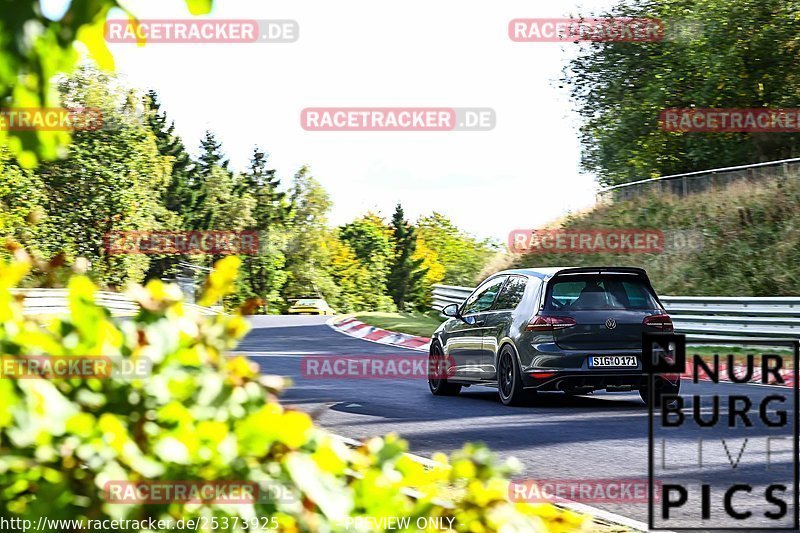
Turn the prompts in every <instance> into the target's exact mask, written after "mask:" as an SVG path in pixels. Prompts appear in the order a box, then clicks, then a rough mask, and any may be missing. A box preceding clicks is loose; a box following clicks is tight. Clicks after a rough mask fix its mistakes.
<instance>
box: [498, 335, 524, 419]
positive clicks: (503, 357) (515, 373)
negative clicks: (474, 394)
mask: <svg viewBox="0 0 800 533" xmlns="http://www.w3.org/2000/svg"><path fill="white" fill-rule="evenodd" d="M497 392H498V394H499V395H500V401H501V402H503V405H522V404H523V403H525V401H526V400H527V399H528V398H529V394H528V393H527V392H526V391H525V389H523V388H522V375H521V373H520V370H519V363H518V362H517V354H516V353H515V352H514V349H513V348H512V347H511V346H509V345H505V346H504V347H503V348H502V349H501V350H500V356H499V357H498V364H497Z"/></svg>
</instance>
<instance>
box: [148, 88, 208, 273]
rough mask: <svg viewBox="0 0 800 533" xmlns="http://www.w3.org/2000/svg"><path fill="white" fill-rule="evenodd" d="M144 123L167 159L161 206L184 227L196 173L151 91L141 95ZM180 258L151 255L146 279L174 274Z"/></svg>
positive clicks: (194, 202) (191, 210)
mask: <svg viewBox="0 0 800 533" xmlns="http://www.w3.org/2000/svg"><path fill="white" fill-rule="evenodd" d="M144 102H145V117H146V120H147V125H148V126H149V127H150V129H151V131H152V132H153V134H154V135H155V138H156V146H157V147H158V151H159V153H160V154H161V155H162V156H163V157H165V158H168V159H169V161H170V162H171V164H172V166H171V172H170V182H169V185H168V186H167V189H166V191H165V193H164V206H165V207H166V208H167V209H169V210H170V211H172V212H173V213H175V214H176V215H177V216H178V217H180V218H179V220H180V222H179V224H180V226H181V227H188V226H189V222H188V221H192V220H193V218H194V215H195V213H197V212H198V209H199V208H200V205H199V193H200V191H199V187H198V186H197V185H198V184H199V176H198V175H197V165H196V164H195V162H194V161H193V160H192V158H191V156H190V155H189V152H188V151H187V150H186V146H185V145H184V144H183V140H182V139H181V138H180V137H179V136H178V135H177V134H176V133H175V123H174V122H172V121H170V120H169V119H168V118H167V114H166V112H163V111H161V104H160V102H159V101H158V95H157V94H156V92H155V91H152V90H151V91H148V93H147V94H146V95H145V98H144ZM179 261H180V257H178V256H174V255H168V256H156V257H153V258H152V260H151V263H150V268H149V270H148V272H147V275H146V278H148V279H150V278H157V279H161V278H163V277H165V276H167V275H171V274H174V273H175V269H176V265H177V264H178V262H179Z"/></svg>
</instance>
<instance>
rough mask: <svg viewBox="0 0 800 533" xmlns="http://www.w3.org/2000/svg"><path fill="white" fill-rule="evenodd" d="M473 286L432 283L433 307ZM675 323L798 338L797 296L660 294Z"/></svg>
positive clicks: (701, 330)
mask: <svg viewBox="0 0 800 533" xmlns="http://www.w3.org/2000/svg"><path fill="white" fill-rule="evenodd" d="M473 290H474V289H472V288H470V287H459V286H453V285H439V284H437V285H434V286H433V305H432V307H433V309H435V310H437V311H440V310H441V309H442V308H443V307H444V306H445V305H449V304H452V303H455V304H460V303H461V302H463V301H464V300H465V299H466V298H467V296H469V295H470V293H472V291H473ZM660 299H661V302H662V303H663V304H664V307H666V308H667V312H668V313H669V315H670V316H671V317H672V322H673V323H674V324H675V331H676V332H678V333H685V334H686V337H687V339H688V340H719V341H725V340H730V341H733V340H757V339H759V338H767V337H769V338H786V339H800V297H795V296H776V297H771V296H770V297H753V296H716V297H715V296H661V297H660Z"/></svg>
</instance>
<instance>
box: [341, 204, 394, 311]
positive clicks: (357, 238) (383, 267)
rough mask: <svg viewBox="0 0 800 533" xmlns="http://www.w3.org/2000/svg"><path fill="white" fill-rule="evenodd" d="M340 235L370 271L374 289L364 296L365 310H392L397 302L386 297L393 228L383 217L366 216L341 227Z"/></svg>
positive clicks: (370, 279)
mask: <svg viewBox="0 0 800 533" xmlns="http://www.w3.org/2000/svg"><path fill="white" fill-rule="evenodd" d="M338 235H339V239H340V240H341V241H342V242H344V243H346V244H347V245H348V246H349V247H350V248H352V250H353V252H354V253H355V255H356V258H357V259H358V260H359V261H360V262H361V264H362V265H364V266H365V267H366V269H367V273H368V279H369V282H370V286H371V287H372V289H371V290H370V292H369V293H368V294H367V295H366V296H365V298H366V302H367V304H368V307H367V308H366V309H365V310H374V311H393V310H394V309H395V305H394V302H393V301H392V299H391V298H390V297H388V296H387V295H388V289H387V278H388V275H389V269H390V268H391V265H392V261H393V260H394V238H393V237H392V229H391V228H390V227H389V226H388V225H387V224H386V222H385V221H384V220H383V219H382V218H381V217H380V216H378V215H376V214H375V213H367V214H366V215H363V216H361V217H359V218H357V219H355V220H354V221H352V222H350V223H347V224H344V225H343V226H341V227H340V228H339V232H338Z"/></svg>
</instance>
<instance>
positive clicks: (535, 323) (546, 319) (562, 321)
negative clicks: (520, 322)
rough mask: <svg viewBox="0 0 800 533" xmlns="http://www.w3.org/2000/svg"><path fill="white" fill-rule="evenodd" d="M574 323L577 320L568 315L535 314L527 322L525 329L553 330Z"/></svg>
mask: <svg viewBox="0 0 800 533" xmlns="http://www.w3.org/2000/svg"><path fill="white" fill-rule="evenodd" d="M575 324H577V322H575V320H573V319H572V318H570V317H568V316H537V317H534V319H533V320H531V321H530V322H529V323H528V327H527V328H525V329H527V330H528V331H554V330H556V329H564V328H568V327H570V326H574V325H575Z"/></svg>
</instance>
